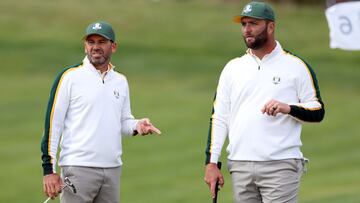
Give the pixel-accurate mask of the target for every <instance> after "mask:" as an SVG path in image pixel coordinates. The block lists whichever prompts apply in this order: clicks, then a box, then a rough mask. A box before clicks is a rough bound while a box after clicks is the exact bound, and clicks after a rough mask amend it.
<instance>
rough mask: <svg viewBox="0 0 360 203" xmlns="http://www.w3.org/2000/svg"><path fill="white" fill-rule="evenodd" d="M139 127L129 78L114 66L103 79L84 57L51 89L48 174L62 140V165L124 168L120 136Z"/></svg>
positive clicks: (45, 165) (46, 149) (44, 147)
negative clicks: (133, 109) (130, 93)
mask: <svg viewBox="0 0 360 203" xmlns="http://www.w3.org/2000/svg"><path fill="white" fill-rule="evenodd" d="M110 66H111V65H110ZM136 123H137V120H135V119H134V117H133V116H132V114H131V110H130V99H129V87H128V83H127V80H126V78H125V76H123V75H122V74H120V73H117V72H115V71H114V70H113V67H112V66H111V67H110V70H109V71H108V73H107V74H106V76H105V77H104V79H102V77H101V75H100V74H99V73H98V72H97V70H96V69H95V67H94V66H93V65H92V64H91V63H90V62H89V60H88V59H87V57H85V59H84V60H83V63H82V64H80V65H78V66H75V67H71V68H67V69H65V70H64V71H63V72H61V73H60V74H59V76H58V77H57V78H56V80H55V82H54V85H53V87H52V91H51V94H50V99H49V104H48V110H47V113H46V121H45V132H44V136H43V140H42V153H43V156H42V158H43V168H44V174H50V173H55V165H56V153H57V149H58V145H59V140H60V137H61V142H60V147H61V151H60V156H59V165H60V166H70V165H71V166H88V167H104V168H106V167H117V166H120V165H122V161H121V154H122V146H121V134H123V135H131V134H133V131H134V130H135V127H136Z"/></svg>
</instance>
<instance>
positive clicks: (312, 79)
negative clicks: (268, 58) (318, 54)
mask: <svg viewBox="0 0 360 203" xmlns="http://www.w3.org/2000/svg"><path fill="white" fill-rule="evenodd" d="M284 53H285V54H288V55H290V56H292V57H294V58H296V59H297V60H299V61H300V62H301V63H302V64H304V66H305V67H306V71H307V72H308V74H309V76H310V78H311V81H312V83H311V86H312V89H313V91H314V95H315V98H316V100H318V98H317V95H316V89H315V86H314V85H315V82H314V78H313V77H312V75H311V73H310V70H309V67H308V66H307V65H306V63H305V62H304V61H303V60H301V59H300V58H299V57H297V56H295V55H293V54H291V53H288V52H285V51H284Z"/></svg>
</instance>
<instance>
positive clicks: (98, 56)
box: [91, 52, 103, 58]
mask: <svg viewBox="0 0 360 203" xmlns="http://www.w3.org/2000/svg"><path fill="white" fill-rule="evenodd" d="M91 56H92V57H94V58H100V57H102V56H103V55H102V53H99V52H95V53H94V52H93V53H91Z"/></svg>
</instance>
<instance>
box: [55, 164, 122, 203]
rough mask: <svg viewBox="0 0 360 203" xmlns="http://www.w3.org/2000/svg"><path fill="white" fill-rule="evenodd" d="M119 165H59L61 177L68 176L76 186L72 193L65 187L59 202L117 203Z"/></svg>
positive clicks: (118, 197)
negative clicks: (98, 166)
mask: <svg viewBox="0 0 360 203" xmlns="http://www.w3.org/2000/svg"><path fill="white" fill-rule="evenodd" d="M120 175H121V167H116V168H92V167H78V166H63V167H61V177H62V179H64V178H65V177H68V178H69V180H70V181H71V182H72V183H73V184H74V186H75V188H76V190H77V191H76V194H74V193H73V192H72V191H71V190H69V189H68V188H65V189H64V191H63V192H62V193H61V195H60V202H61V203H118V202H119V201H120V200H119V199H120V195H119V192H120V191H119V190H120Z"/></svg>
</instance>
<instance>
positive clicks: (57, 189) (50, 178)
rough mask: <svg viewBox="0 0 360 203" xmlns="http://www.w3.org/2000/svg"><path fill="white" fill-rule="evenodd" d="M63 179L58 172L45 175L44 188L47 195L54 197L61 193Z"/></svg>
mask: <svg viewBox="0 0 360 203" xmlns="http://www.w3.org/2000/svg"><path fill="white" fill-rule="evenodd" d="M61 185H62V181H61V178H60V176H59V175H58V174H57V173H53V174H49V175H45V176H44V177H43V189H44V193H45V194H46V196H48V197H50V198H51V199H54V198H55V197H57V196H58V195H59V193H61Z"/></svg>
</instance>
